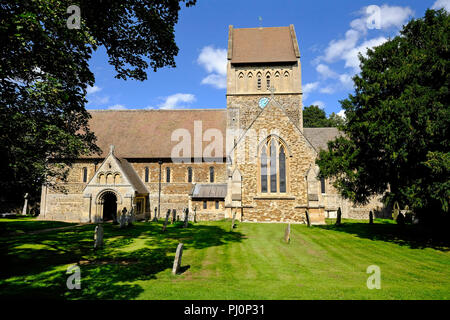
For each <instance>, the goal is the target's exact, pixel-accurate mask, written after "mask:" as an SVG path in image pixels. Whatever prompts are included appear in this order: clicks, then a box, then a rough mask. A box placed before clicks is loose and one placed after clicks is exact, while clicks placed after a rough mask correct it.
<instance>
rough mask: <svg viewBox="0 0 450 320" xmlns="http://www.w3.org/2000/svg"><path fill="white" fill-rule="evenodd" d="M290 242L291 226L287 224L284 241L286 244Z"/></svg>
mask: <svg viewBox="0 0 450 320" xmlns="http://www.w3.org/2000/svg"><path fill="white" fill-rule="evenodd" d="M290 240H291V224H290V223H288V225H287V227H286V231H284V241H285V242H286V243H289V241H290Z"/></svg>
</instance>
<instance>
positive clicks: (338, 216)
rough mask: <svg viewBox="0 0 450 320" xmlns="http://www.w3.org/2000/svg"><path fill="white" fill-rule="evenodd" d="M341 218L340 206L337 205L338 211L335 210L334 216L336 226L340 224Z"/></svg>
mask: <svg viewBox="0 0 450 320" xmlns="http://www.w3.org/2000/svg"><path fill="white" fill-rule="evenodd" d="M341 219H342V211H341V207H339V208H338V211H337V217H336V225H337V226H340V225H341Z"/></svg>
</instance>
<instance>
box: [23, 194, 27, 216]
mask: <svg viewBox="0 0 450 320" xmlns="http://www.w3.org/2000/svg"><path fill="white" fill-rule="evenodd" d="M24 199H25V202H24V204H23V209H22V215H24V216H26V215H27V214H28V193H25V196H24Z"/></svg>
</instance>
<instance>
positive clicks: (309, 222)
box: [305, 210, 311, 227]
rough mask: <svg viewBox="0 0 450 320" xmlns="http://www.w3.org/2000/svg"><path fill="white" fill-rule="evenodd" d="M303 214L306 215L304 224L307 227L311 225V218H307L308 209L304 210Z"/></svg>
mask: <svg viewBox="0 0 450 320" xmlns="http://www.w3.org/2000/svg"><path fill="white" fill-rule="evenodd" d="M305 215H306V224H307V225H308V227H311V220H310V219H309V212H308V210H305Z"/></svg>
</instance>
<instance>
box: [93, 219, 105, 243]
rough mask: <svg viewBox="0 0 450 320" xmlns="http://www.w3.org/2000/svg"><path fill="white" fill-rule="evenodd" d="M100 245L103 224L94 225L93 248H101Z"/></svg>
mask: <svg viewBox="0 0 450 320" xmlns="http://www.w3.org/2000/svg"><path fill="white" fill-rule="evenodd" d="M102 246H103V226H102V225H101V224H99V225H97V226H96V227H95V233H94V249H98V248H101V247H102Z"/></svg>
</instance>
